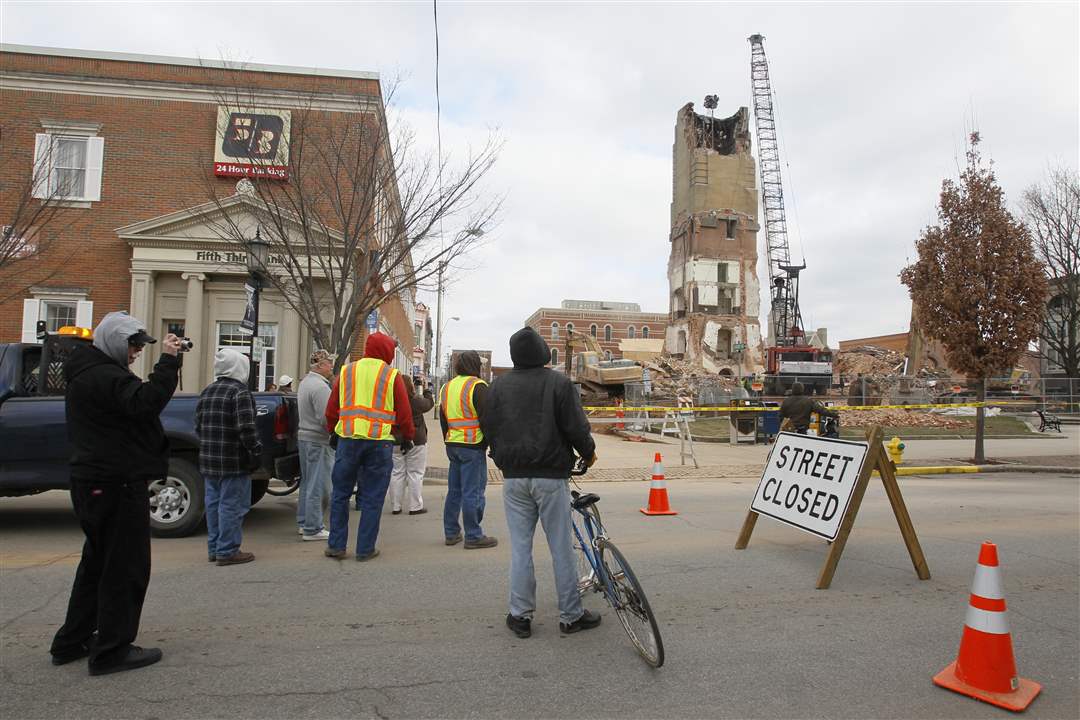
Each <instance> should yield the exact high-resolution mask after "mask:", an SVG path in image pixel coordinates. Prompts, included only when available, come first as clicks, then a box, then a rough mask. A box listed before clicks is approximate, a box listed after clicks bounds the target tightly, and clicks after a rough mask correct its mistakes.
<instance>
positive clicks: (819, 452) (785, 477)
mask: <svg viewBox="0 0 1080 720" xmlns="http://www.w3.org/2000/svg"><path fill="white" fill-rule="evenodd" d="M868 449H869V448H868V446H867V444H866V443H864V442H863V443H858V442H850V441H847V440H833V439H830V438H820V437H814V436H810V435H796V434H794V433H786V432H785V433H780V434H779V435H777V436H776V443H775V444H774V445H773V447H772V451H771V452H770V453H769V460H768V462H767V463H766V464H765V471H764V472H763V473H762V474H761V482H759V483H758V488H757V493H756V494H755V495H754V502H753V503H751V505H750V509H751V510H753V511H754V512H757V513H759V514H761V515H768V516H769V517H771V518H775V519H777V520H779V521H781V522H784V523H787V524H788V525H792V526H794V527H797V528H799V529H800V530H805V531H806V532H808V533H812V534H814V535H817V536H819V537H823V538H825V539H826V540H829V541H832V540H835V539H836V534H837V532H839V530H840V521H841V520H843V518H844V514H845V513H846V512H847V507H848V502H849V501H850V500H851V493H852V491H854V489H855V481H856V480H857V479H858V477H859V473H860V472H861V471H862V466H863V463H864V462H865V461H866V455H867V451H868Z"/></svg>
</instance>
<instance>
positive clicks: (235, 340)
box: [217, 322, 277, 390]
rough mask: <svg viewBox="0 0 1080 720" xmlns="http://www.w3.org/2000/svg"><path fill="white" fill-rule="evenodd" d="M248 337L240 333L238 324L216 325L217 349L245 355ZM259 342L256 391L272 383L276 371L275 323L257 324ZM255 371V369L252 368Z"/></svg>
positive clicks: (220, 323)
mask: <svg viewBox="0 0 1080 720" xmlns="http://www.w3.org/2000/svg"><path fill="white" fill-rule="evenodd" d="M248 342H249V340H248V336H247V335H244V334H243V333H241V332H240V323H238V322H219V323H218V342H217V349H218V350H221V349H222V348H232V349H233V350H237V351H238V352H240V353H242V354H244V355H247V354H248V351H249V349H250V346H249V344H248ZM259 342H260V343H261V344H262V361H261V362H259V363H258V365H259V367H258V368H257V370H258V372H259V377H258V380H257V382H256V384H255V389H256V390H265V389H266V388H267V386H269V385H270V384H272V383H273V382H275V381H274V371H275V370H276V369H277V323H259ZM256 354H258V353H256ZM252 369H253V370H255V369H256V368H254V367H253V368H252Z"/></svg>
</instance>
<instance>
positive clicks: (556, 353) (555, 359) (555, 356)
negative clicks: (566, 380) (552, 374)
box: [551, 348, 559, 367]
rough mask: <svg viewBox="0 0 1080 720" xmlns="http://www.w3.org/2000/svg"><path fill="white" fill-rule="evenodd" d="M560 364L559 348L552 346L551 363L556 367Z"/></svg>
mask: <svg viewBox="0 0 1080 720" xmlns="http://www.w3.org/2000/svg"><path fill="white" fill-rule="evenodd" d="M558 364H559V348H551V365H552V366H553V367H554V366H555V365H558Z"/></svg>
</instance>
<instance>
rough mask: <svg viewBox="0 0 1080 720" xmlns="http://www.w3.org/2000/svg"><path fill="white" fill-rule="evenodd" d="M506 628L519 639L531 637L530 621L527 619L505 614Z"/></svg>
mask: <svg viewBox="0 0 1080 720" xmlns="http://www.w3.org/2000/svg"><path fill="white" fill-rule="evenodd" d="M506 627H508V628H510V630H512V631H513V633H514V634H515V635H517V636H518V637H519V638H522V639H525V638H527V637H529V636H530V635H532V620H530V619H529V618H519V617H514V616H513V615H511V614H510V613H507V614H506Z"/></svg>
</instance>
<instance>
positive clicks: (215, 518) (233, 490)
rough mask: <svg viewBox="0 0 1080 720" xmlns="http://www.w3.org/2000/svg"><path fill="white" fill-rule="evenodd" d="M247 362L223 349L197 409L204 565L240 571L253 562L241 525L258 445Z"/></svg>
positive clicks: (249, 497)
mask: <svg viewBox="0 0 1080 720" xmlns="http://www.w3.org/2000/svg"><path fill="white" fill-rule="evenodd" d="M248 369H249V368H248V359H247V356H246V355H243V354H241V353H239V352H237V351H236V350H232V349H229V348H222V349H221V350H218V351H217V354H215V355H214V377H216V378H217V380H215V381H214V382H212V383H210V384H209V385H207V386H206V389H205V390H203V391H202V393H201V394H200V395H199V402H198V403H197V404H196V405H195V432H197V433H198V434H199V472H201V473H202V476H203V481H204V484H205V486H206V531H207V532H206V535H207V538H206V539H207V549H208V552H207V559H208V560H209V561H210V562H216V563H217V564H218V565H240V564H241V563H248V562H251V561H252V560H254V559H255V554H254V553H249V552H244V551H242V550H241V549H240V541H241V540H242V535H241V532H240V524H241V523H242V522H243V521H244V516H245V515H247V512H248V510H250V509H251V471H252V470H253V469H254V468H256V467H258V465H259V460H260V457H261V456H262V443H261V442H260V441H259V435H258V432H257V430H256V429H255V400H254V399H253V398H252V397H251V392H250V391H249V390H248V388H247V379H248Z"/></svg>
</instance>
